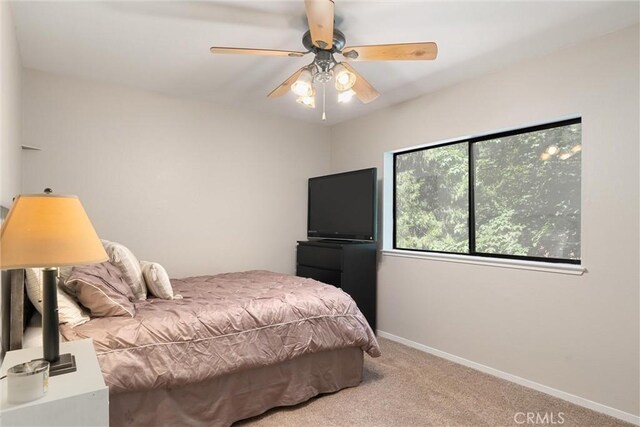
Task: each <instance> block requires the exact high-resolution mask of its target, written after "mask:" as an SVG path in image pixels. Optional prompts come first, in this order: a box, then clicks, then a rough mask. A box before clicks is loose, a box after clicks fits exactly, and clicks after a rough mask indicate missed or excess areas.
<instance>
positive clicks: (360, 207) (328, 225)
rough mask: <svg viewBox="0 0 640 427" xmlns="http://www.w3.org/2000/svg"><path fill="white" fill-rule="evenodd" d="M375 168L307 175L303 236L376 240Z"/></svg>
mask: <svg viewBox="0 0 640 427" xmlns="http://www.w3.org/2000/svg"><path fill="white" fill-rule="evenodd" d="M376 209H377V177H376V168H371V169H363V170H358V171H353V172H345V173H339V174H335V175H327V176H319V177H316V178H310V179H309V210H308V222H307V227H308V228H307V237H310V238H328V239H348V240H367V241H374V240H376V228H377V224H376Z"/></svg>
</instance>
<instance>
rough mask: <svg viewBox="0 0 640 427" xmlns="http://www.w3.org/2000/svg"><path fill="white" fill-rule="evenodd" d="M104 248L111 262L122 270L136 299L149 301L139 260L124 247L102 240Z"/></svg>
mask: <svg viewBox="0 0 640 427" xmlns="http://www.w3.org/2000/svg"><path fill="white" fill-rule="evenodd" d="M102 246H104V250H105V251H106V252H107V255H109V261H111V263H112V264H114V265H115V266H116V267H118V268H119V269H120V271H121V272H122V276H123V277H124V280H125V281H126V282H127V284H128V285H129V287H131V291H133V295H134V296H135V297H136V299H147V288H146V286H145V284H144V277H143V276H142V268H140V262H139V261H138V258H136V256H135V255H134V254H133V252H131V251H130V250H129V248H127V247H126V246H124V245H121V244H120V243H116V242H110V241H108V240H102Z"/></svg>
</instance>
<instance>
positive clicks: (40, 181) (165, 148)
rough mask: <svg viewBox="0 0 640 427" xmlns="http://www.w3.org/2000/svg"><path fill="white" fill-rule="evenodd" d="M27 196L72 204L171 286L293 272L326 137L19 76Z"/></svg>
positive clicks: (184, 104) (161, 99) (225, 111)
mask: <svg viewBox="0 0 640 427" xmlns="http://www.w3.org/2000/svg"><path fill="white" fill-rule="evenodd" d="M23 91H24V108H23V111H24V120H23V138H24V142H25V143H26V144H29V145H35V146H38V147H41V148H42V151H30V152H25V153H24V155H23V164H24V168H23V182H24V190H25V191H26V192H40V191H42V190H43V188H45V187H51V188H53V189H54V190H55V191H56V192H59V193H73V194H77V195H78V196H79V197H80V199H81V201H82V202H83V204H84V206H85V209H86V210H87V212H88V214H89V216H90V218H91V219H92V221H93V223H94V225H95V227H96V229H97V231H98V233H99V234H100V236H101V237H103V238H106V239H109V240H115V241H119V242H122V243H124V244H126V245H127V246H129V247H130V248H131V249H132V250H133V251H134V253H135V254H137V255H138V256H139V258H141V259H144V260H151V261H158V262H160V263H162V264H164V265H165V266H166V268H167V270H168V272H169V274H170V275H171V276H172V277H181V276H185V275H198V274H213V273H217V272H226V271H240V270H246V269H270V270H274V271H280V272H285V273H293V272H294V264H295V244H296V240H300V239H304V238H305V236H306V199H307V195H306V190H307V178H309V177H310V176H314V175H321V174H324V173H327V172H328V170H329V129H328V128H325V127H320V126H316V125H312V124H307V123H301V122H297V121H293V120H288V119H283V118H279V117H276V116H272V115H268V114H258V113H251V112H247V111H241V110H237V109H234V108H227V107H224V108H223V107H218V106H215V105H212V104H208V103H200V102H195V101H187V100H180V99H173V98H168V97H165V96H160V95H156V94H153V93H149V92H143V91H139V90H134V89H129V88H125V87H121V86H116V85H109V84H100V83H92V82H86V81H80V80H77V79H67V78H62V77H58V76H54V75H50V74H44V73H41V72H36V71H30V70H27V71H25V76H24V85H23Z"/></svg>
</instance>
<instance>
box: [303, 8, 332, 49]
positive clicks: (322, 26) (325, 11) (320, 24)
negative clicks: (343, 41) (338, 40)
mask: <svg viewBox="0 0 640 427" xmlns="http://www.w3.org/2000/svg"><path fill="white" fill-rule="evenodd" d="M304 6H305V9H306V10H307V21H308V22H309V31H311V42H312V43H313V45H314V46H316V47H319V48H320V49H331V48H332V47H333V20H334V18H335V15H334V13H335V12H334V3H333V0H304Z"/></svg>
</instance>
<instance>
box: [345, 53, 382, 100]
mask: <svg viewBox="0 0 640 427" xmlns="http://www.w3.org/2000/svg"><path fill="white" fill-rule="evenodd" d="M342 65H344V66H345V68H346V69H347V70H349V71H351V72H352V73H353V74H355V75H356V82H355V84H354V85H353V87H352V88H351V89H353V91H354V92H355V93H356V96H357V97H358V99H359V100H360V101H362V103H364V104H368V103H370V102H371V101H373V100H375V99H376V98H377V97H379V96H380V92H378V91H377V90H375V88H374V87H373V86H371V83H369V82H368V81H367V80H366V79H365V78H364V77H362V75H361V74H360V73H358V72H357V71H356V70H355V69H354V68H353V67H352V66H351V65H349V64H347V63H346V62H343V63H342Z"/></svg>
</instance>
